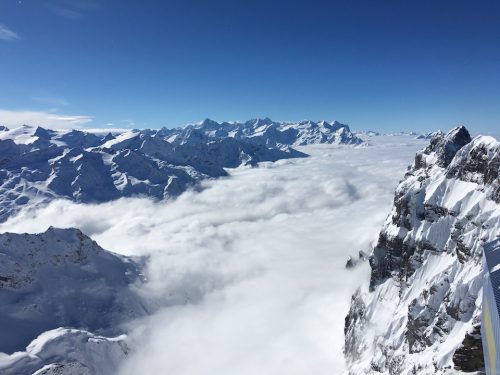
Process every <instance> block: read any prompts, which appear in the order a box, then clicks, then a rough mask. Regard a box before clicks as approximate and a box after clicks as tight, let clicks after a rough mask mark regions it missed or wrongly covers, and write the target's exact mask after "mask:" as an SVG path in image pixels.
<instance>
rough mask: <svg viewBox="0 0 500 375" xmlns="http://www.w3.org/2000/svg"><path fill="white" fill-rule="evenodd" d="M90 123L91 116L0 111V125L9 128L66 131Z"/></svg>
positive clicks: (29, 111)
mask: <svg viewBox="0 0 500 375" xmlns="http://www.w3.org/2000/svg"><path fill="white" fill-rule="evenodd" d="M91 121H92V117H91V116H75V115H65V114H60V113H56V112H46V111H31V110H25V111H22V110H21V111H12V110H7V109H0V125H5V126H7V127H10V128H12V127H17V126H21V125H23V124H28V125H39V126H43V127H45V128H50V129H67V128H77V127H82V126H84V125H86V124H88V123H90V122H91Z"/></svg>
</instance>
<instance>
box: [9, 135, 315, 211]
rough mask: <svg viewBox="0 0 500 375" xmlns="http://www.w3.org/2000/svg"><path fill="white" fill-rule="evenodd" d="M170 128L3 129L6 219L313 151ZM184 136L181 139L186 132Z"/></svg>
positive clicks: (165, 187) (151, 190)
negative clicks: (115, 131) (53, 204)
mask: <svg viewBox="0 0 500 375" xmlns="http://www.w3.org/2000/svg"><path fill="white" fill-rule="evenodd" d="M169 134H170V133H169V131H167V130H143V131H130V132H125V133H122V134H119V135H117V136H115V135H112V134H108V135H106V136H98V135H96V134H93V133H85V132H82V131H77V130H73V131H70V132H57V131H53V130H47V129H43V128H40V127H37V128H34V127H30V126H22V127H20V128H18V129H13V130H8V131H4V132H2V133H0V221H3V220H5V219H7V218H8V217H9V216H10V215H12V214H13V213H16V212H17V211H19V210H20V209H21V208H22V207H23V206H25V205H28V204H29V205H30V206H32V205H36V204H40V203H45V202H48V201H50V200H52V199H54V198H69V199H71V200H75V201H77V202H88V203H90V202H105V201H109V200H113V199H117V198H120V197H128V196H138V195H142V196H148V197H152V198H155V199H166V198H169V197H174V196H177V195H179V194H180V193H182V192H183V191H185V190H186V189H187V188H188V187H190V186H193V185H195V184H196V183H197V182H199V181H201V180H203V179H206V178H215V177H220V176H226V175H227V173H226V171H225V170H224V168H234V167H238V166H240V165H256V164H257V163H258V162H261V161H276V160H279V159H284V158H292V157H304V156H307V155H305V154H303V153H301V152H299V151H296V150H294V149H291V148H284V149H278V148H269V147H267V146H264V145H259V144H252V143H248V142H243V141H240V140H236V139H234V138H215V139H214V138H210V137H207V136H205V135H204V134H201V133H199V132H197V131H194V130H189V131H183V132H182V141H181V142H180V141H173V142H170V141H169V140H168V137H167V136H168V135H169ZM179 139H180V138H179Z"/></svg>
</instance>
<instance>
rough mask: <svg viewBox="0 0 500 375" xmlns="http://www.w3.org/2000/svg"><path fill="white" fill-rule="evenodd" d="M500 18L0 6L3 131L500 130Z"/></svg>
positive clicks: (455, 9)
mask: <svg viewBox="0 0 500 375" xmlns="http://www.w3.org/2000/svg"><path fill="white" fill-rule="evenodd" d="M499 17H500V2H498V1H426V0H419V1H401V0H398V1H356V0H344V1H333V0H332V1H327V0H325V1H316V0H307V1H275V0H265V1H264V0H253V1H245V0H242V1H235V0H232V1H229V0H227V1H223V0H212V1H207V0H165V1H154V0H144V1H138V0H136V1H126V0H21V1H19V0H1V1H0V88H1V90H0V123H2V122H3V123H11V122H15V121H21V120H24V119H26V118H27V119H29V120H32V119H34V120H33V121H39V122H41V123H42V125H43V124H46V123H50V124H52V123H54V124H56V122H58V123H59V122H60V123H61V124H63V123H64V124H66V123H70V124H73V125H75V124H76V125H85V126H91V127H103V126H112V127H126V126H131V127H160V126H169V127H173V126H178V125H182V124H185V123H188V122H195V121H199V120H201V119H203V118H205V117H210V118H214V119H216V120H246V119H249V118H254V117H266V116H267V117H270V118H272V119H275V120H301V119H305V118H308V119H313V120H319V119H327V120H333V119H336V120H338V121H341V122H345V123H348V124H350V125H351V127H352V128H354V129H375V130H382V131H391V130H418V131H430V130H435V129H437V128H442V129H448V128H451V127H452V126H455V125H456V124H458V123H462V124H465V125H466V126H468V127H469V128H470V129H471V130H472V131H473V132H475V133H477V132H482V133H494V134H498V133H499V131H497V129H499V128H500V42H499V41H500V22H499V21H498V19H499ZM53 126H58V125H57V124H56V125H53Z"/></svg>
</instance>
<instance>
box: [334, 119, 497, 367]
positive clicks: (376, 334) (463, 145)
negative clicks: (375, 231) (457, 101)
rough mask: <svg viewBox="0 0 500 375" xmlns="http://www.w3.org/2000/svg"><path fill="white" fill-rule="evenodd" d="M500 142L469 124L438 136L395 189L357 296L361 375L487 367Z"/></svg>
mask: <svg viewBox="0 0 500 375" xmlns="http://www.w3.org/2000/svg"><path fill="white" fill-rule="evenodd" d="M499 169H500V143H499V142H498V141H497V140H495V139H494V138H491V137H484V136H480V137H477V138H475V139H473V140H471V139H470V136H469V133H468V132H467V130H466V129H465V128H463V127H460V128H456V129H453V130H452V131H451V132H449V133H448V134H446V135H444V134H443V133H437V134H435V135H434V137H433V138H432V140H431V142H430V145H429V146H428V147H427V148H425V149H424V150H423V151H420V152H418V153H417V155H416V157H415V161H414V163H413V165H412V166H411V167H409V169H408V171H407V173H406V174H405V177H404V179H403V180H402V181H401V183H400V184H399V186H398V187H397V189H396V194H395V198H394V207H393V209H392V213H391V215H390V216H389V217H388V219H387V221H386V223H385V225H384V227H383V228H382V231H381V233H380V236H379V240H378V244H377V246H376V247H375V249H374V251H373V255H372V257H371V258H370V266H371V280H370V285H369V290H361V291H359V292H358V293H356V294H355V295H354V296H353V297H352V301H351V307H350V311H349V314H348V316H347V317H346V321H345V323H346V324H345V349H344V350H345V355H346V358H347V361H348V363H349V365H350V369H351V373H352V374H363V373H367V374H368V373H370V374H375V373H384V374H444V373H457V372H460V371H475V370H478V369H480V368H481V367H482V366H483V364H482V363H483V354H482V347H481V336H480V327H479V326H480V308H481V286H482V276H481V270H482V251H483V245H484V244H486V243H489V242H491V241H493V240H495V239H496V238H498V237H499V236H500V205H499V203H500V182H499Z"/></svg>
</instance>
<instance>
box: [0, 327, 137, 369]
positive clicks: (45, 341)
mask: <svg viewBox="0 0 500 375" xmlns="http://www.w3.org/2000/svg"><path fill="white" fill-rule="evenodd" d="M129 353H130V349H129V347H128V345H127V343H126V336H125V335H120V336H116V337H105V336H99V335H95V334H93V333H91V332H88V331H86V330H80V329H70V328H56V329H53V330H50V331H47V332H44V333H42V334H41V335H40V336H38V337H37V338H36V339H35V340H33V341H32V342H31V343H30V344H29V345H28V347H27V348H26V350H24V351H20V352H16V353H14V354H12V355H10V356H5V357H0V373H1V374H3V375H113V374H116V373H117V369H118V368H119V366H120V364H121V363H122V362H123V361H124V360H125V359H126V358H127V355H128V354H129Z"/></svg>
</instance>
